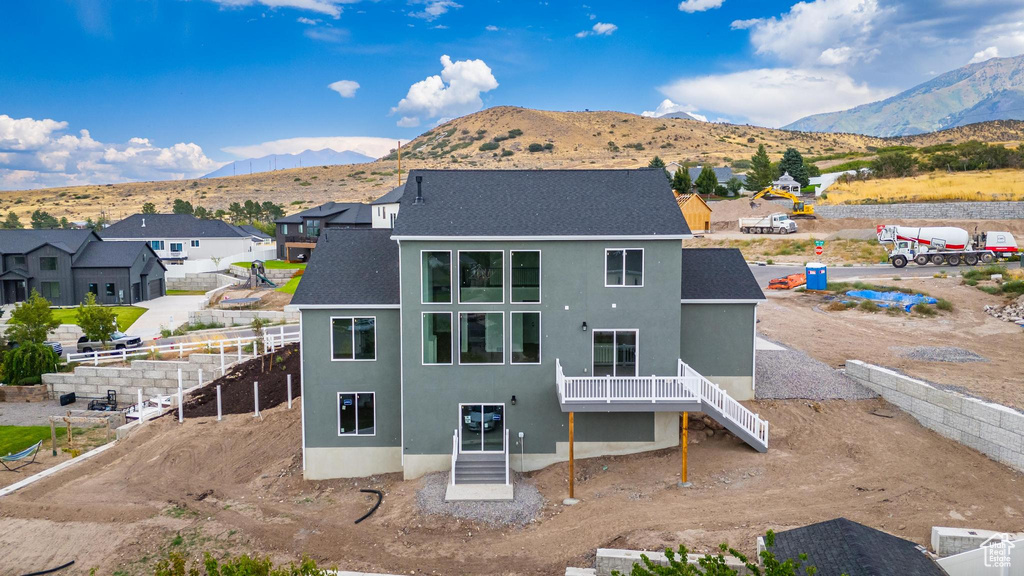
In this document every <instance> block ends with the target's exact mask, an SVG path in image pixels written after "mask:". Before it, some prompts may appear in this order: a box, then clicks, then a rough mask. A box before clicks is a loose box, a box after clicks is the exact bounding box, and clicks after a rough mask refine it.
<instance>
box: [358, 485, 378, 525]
mask: <svg viewBox="0 0 1024 576" xmlns="http://www.w3.org/2000/svg"><path fill="white" fill-rule="evenodd" d="M360 492H366V493H367V494H376V495H377V503H376V504H374V505H373V508H370V511H369V512H367V513H366V514H363V515H362V516H360V517H359V520H356V524H359V523H360V522H362V521H363V520H366V519H367V518H369V517H370V515H372V514H373V513H374V512H376V511H377V508H380V503H381V502H383V501H384V493H383V492H381V491H380V490H374V489H372V488H363V489H362V490H360Z"/></svg>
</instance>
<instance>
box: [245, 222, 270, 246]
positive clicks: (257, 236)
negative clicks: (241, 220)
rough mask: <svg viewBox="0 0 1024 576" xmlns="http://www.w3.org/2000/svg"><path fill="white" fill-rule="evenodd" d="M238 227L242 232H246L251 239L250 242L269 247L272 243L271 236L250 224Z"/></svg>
mask: <svg viewBox="0 0 1024 576" xmlns="http://www.w3.org/2000/svg"><path fill="white" fill-rule="evenodd" d="M238 227H239V228H241V229H242V230H243V231H245V232H248V233H249V235H250V236H251V237H252V241H253V242H254V243H256V244H260V245H269V244H272V243H273V242H274V237H273V236H271V235H270V234H267V233H266V232H264V231H263V230H260V229H259V228H257V227H255V226H253V225H252V224H240V225H239V226H238Z"/></svg>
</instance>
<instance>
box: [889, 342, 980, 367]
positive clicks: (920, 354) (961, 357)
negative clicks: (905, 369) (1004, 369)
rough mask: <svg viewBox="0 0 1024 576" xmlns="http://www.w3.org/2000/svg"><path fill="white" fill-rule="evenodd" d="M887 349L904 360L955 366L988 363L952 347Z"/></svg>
mask: <svg viewBox="0 0 1024 576" xmlns="http://www.w3.org/2000/svg"><path fill="white" fill-rule="evenodd" d="M889 349H890V350H892V351H893V352H895V353H897V354H899V355H900V356H903V357H904V358H913V359H914V360H924V361H925V362H955V363H957V364H962V363H964V362H988V359H987V358H985V357H984V356H980V355H978V354H975V353H974V352H971V351H970V350H964V349H963V348H954V347H952V346H892V347H890V348H889Z"/></svg>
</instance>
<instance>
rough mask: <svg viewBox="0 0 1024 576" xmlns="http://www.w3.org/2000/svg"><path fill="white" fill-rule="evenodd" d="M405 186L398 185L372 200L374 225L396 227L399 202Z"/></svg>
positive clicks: (377, 226)
mask: <svg viewBox="0 0 1024 576" xmlns="http://www.w3.org/2000/svg"><path fill="white" fill-rule="evenodd" d="M403 192H405V186H398V187H396V188H395V189H394V190H392V191H390V192H388V193H387V194H385V195H383V196H381V197H380V198H377V199H376V200H374V201H373V202H370V206H373V222H372V224H373V227H374V228H394V227H395V219H396V218H398V203H399V201H400V200H401V199H402V193H403Z"/></svg>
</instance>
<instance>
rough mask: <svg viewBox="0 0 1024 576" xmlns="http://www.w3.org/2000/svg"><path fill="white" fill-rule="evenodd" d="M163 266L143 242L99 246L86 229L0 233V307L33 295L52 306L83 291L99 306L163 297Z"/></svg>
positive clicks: (71, 303) (76, 300)
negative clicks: (94, 298)
mask: <svg viewBox="0 0 1024 576" xmlns="http://www.w3.org/2000/svg"><path fill="white" fill-rule="evenodd" d="M164 272H165V269H164V267H163V265H162V264H161V263H160V262H159V259H158V258H157V257H156V254H155V253H154V252H153V250H152V249H150V248H149V246H148V245H146V244H145V243H144V242H103V241H102V240H101V239H100V238H99V237H98V236H97V235H96V233H95V232H93V231H92V230H0V304H11V303H15V302H21V301H24V300H25V299H26V298H27V297H28V295H29V294H30V293H31V291H32V290H37V291H38V292H39V293H40V294H42V295H43V297H45V298H46V299H47V300H49V301H50V303H51V304H53V305H54V306H74V305H77V304H79V303H80V302H81V301H82V300H84V299H85V295H86V294H87V293H89V292H93V293H94V294H96V300H97V302H100V303H102V304H122V303H123V304H134V303H136V302H141V301H143V300H149V299H152V298H158V297H160V296H163V295H164V293H165V289H164Z"/></svg>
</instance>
